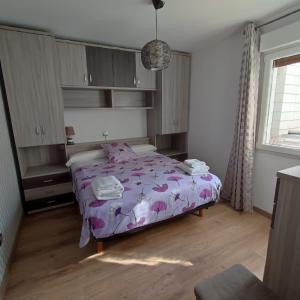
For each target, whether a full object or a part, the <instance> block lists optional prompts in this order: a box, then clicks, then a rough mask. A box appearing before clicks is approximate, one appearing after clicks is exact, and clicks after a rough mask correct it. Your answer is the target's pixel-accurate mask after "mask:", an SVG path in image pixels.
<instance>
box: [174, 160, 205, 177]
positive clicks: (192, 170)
mask: <svg viewBox="0 0 300 300" xmlns="http://www.w3.org/2000/svg"><path fill="white" fill-rule="evenodd" d="M178 168H180V169H181V170H182V171H184V172H186V173H188V174H190V175H204V174H207V173H208V171H209V166H207V165H204V166H199V167H197V168H190V167H188V166H187V165H186V164H185V163H181V164H179V165H178Z"/></svg>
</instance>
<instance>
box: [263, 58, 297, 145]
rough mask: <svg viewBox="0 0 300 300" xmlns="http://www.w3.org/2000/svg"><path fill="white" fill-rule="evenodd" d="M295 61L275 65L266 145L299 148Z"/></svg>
mask: <svg viewBox="0 0 300 300" xmlns="http://www.w3.org/2000/svg"><path fill="white" fill-rule="evenodd" d="M296 57H297V56H293V57H291V59H290V58H282V59H279V60H276V61H274V64H273V72H272V75H271V86H270V93H269V106H268V115H267V122H266V125H267V127H266V130H265V137H264V142H265V144H269V145H277V146H287V147H297V148H298V147H299V148H300V62H297V60H296ZM298 58H300V56H299V55H298ZM288 61H289V62H290V64H288V63H287V62H288ZM295 61H296V62H295Z"/></svg>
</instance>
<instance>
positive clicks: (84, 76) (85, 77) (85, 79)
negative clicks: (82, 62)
mask: <svg viewBox="0 0 300 300" xmlns="http://www.w3.org/2000/svg"><path fill="white" fill-rule="evenodd" d="M83 80H84V82H87V76H86V74H84V75H83Z"/></svg>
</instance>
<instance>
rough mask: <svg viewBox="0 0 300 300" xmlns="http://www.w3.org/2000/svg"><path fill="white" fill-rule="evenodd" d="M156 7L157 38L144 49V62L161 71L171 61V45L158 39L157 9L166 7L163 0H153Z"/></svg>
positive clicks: (145, 65) (147, 66)
mask: <svg viewBox="0 0 300 300" xmlns="http://www.w3.org/2000/svg"><path fill="white" fill-rule="evenodd" d="M152 2H153V6H154V8H155V40H153V41H151V42H149V43H147V44H146V45H145V46H144V47H143V49H142V63H143V65H144V67H145V68H146V69H148V70H151V71H159V70H163V69H166V68H168V66H169V63H170V61H171V50H170V47H169V45H168V44H167V43H166V42H164V41H161V40H158V39H157V10H158V9H161V8H163V7H164V4H165V3H164V2H163V1H161V0H152Z"/></svg>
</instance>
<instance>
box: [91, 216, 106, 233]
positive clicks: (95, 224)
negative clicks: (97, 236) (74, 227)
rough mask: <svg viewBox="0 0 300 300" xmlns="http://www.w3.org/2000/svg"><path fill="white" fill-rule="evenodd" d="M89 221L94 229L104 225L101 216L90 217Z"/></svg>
mask: <svg viewBox="0 0 300 300" xmlns="http://www.w3.org/2000/svg"><path fill="white" fill-rule="evenodd" d="M90 221H91V225H92V228H93V229H94V230H95V229H101V228H103V227H105V222H104V221H103V220H102V219H101V218H97V217H91V218H90Z"/></svg>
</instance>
